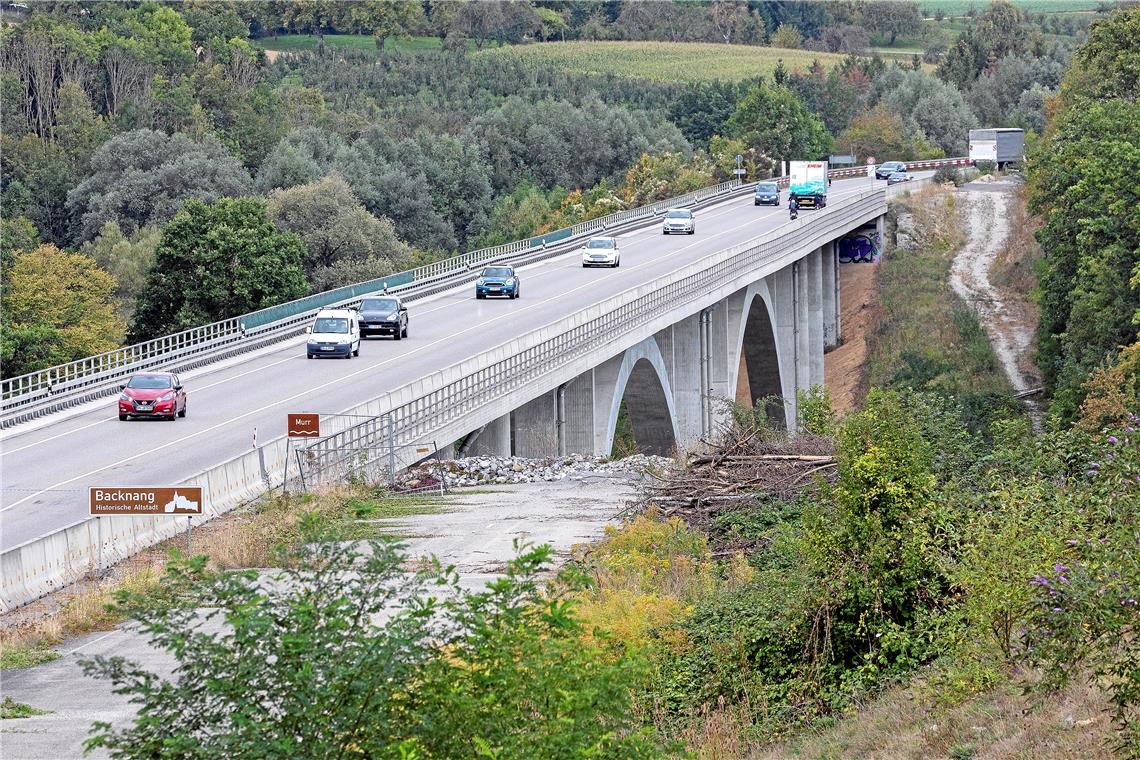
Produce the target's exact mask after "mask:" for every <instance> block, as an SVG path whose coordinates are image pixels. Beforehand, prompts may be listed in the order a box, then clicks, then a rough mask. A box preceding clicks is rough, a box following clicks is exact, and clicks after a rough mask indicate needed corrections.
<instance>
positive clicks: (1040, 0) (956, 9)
mask: <svg viewBox="0 0 1140 760" xmlns="http://www.w3.org/2000/svg"><path fill="white" fill-rule="evenodd" d="M1012 2H1013V4H1014V5H1016V6H1017V7H1019V8H1022V9H1024V10H1027V11H1029V12H1030V13H1071V12H1073V11H1095V10H1096V9H1097V6H1098V5H1100V4H1101V3H1100V2H1099V0H1012ZM987 5H989V2H988V0H920V2H919V4H918V10H919V12H920V13H921V14H922V15H923V16H924V17H926V18H933V17H934V12H935V11H936V10H938V9H939V8H941V9H942V10H943V11H945V12H946V15H947V16H965V15H966V12H967V11H968V10H970V9H971V8H973V9H974V10H976V11H977V12H978V13H981V12H982V11H983V10H985V8H986V6H987Z"/></svg>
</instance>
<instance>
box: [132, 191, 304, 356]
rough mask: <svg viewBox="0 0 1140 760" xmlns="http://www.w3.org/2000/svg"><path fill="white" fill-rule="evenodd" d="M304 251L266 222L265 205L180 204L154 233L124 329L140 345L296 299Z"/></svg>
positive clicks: (251, 201)
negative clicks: (154, 245)
mask: <svg viewBox="0 0 1140 760" xmlns="http://www.w3.org/2000/svg"><path fill="white" fill-rule="evenodd" d="M304 256H305V247H304V245H303V244H302V243H301V240H300V238H298V237H297V236H296V235H294V234H292V233H285V232H280V231H278V230H277V229H276V228H275V227H274V226H273V223H272V222H270V221H269V216H268V214H267V213H266V208H265V201H262V200H259V199H256V198H222V199H221V200H219V201H217V202H215V203H214V204H213V205H206V204H205V203H202V202H201V201H198V200H190V201H187V202H186V205H185V206H184V207H183V209H182V211H180V212H179V213H178V214H177V215H176V216H175V217H174V219H172V220H171V221H170V223H168V224H167V225H166V226H165V227H163V229H162V241H161V242H160V243H159V245H158V249H157V250H156V251H155V259H154V264H153V265H152V266H151V268H150V270H149V271H148V272H147V277H146V284H145V285H144V286H143V289H142V292H140V293H139V296H138V302H137V305H136V307H135V314H134V318H133V320H132V322H131V331H130V340H131V341H132V342H135V341H142V340H147V339H149V338H153V337H156V336H159V335H167V334H169V333H172V332H177V331H179V330H186V329H189V328H191V327H196V326H198V325H204V324H207V323H209V322H214V321H217V320H220V319H226V318H228V317H237V316H240V315H242V314H247V313H249V312H251V311H256V310H257V309H264V308H266V307H269V306H273V305H275V304H278V303H281V302H283V301H288V300H291V299H294V298H300V297H301V296H303V295H305V294H306V293H307V292H308V290H309V288H308V283H307V282H306V281H305V275H304V271H303V269H302V261H303V260H304Z"/></svg>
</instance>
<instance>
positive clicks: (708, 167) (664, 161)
mask: <svg viewBox="0 0 1140 760" xmlns="http://www.w3.org/2000/svg"><path fill="white" fill-rule="evenodd" d="M711 184H713V167H712V164H711V163H710V162H709V160H708V158H707V157H705V156H704V155H702V154H698V155H696V156H694V157H693V158H692V159H691V160H689V161H685V159H684V157H683V156H681V155H679V154H677V153H658V154H657V155H653V156H651V155H649V154H648V153H643V154H642V155H641V158H640V159H638V161H637V163H635V164H634V165H633V166H631V167H630V169H629V171H627V172H626V173H625V193H624V194H625V200H626V204H627V205H628V206H629V207H630V208H635V207H637V206H646V205H648V204H650V203H654V202H656V201H663V200H666V199H668V198H675V197H676V196H678V195H684V194H685V193H688V192H692V191H693V190H700V189H701V188H702V187H708V186H709V185H711Z"/></svg>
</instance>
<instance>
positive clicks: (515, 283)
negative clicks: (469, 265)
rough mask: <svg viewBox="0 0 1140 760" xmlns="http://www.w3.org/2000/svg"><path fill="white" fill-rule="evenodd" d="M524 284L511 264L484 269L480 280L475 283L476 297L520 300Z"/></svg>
mask: <svg viewBox="0 0 1140 760" xmlns="http://www.w3.org/2000/svg"><path fill="white" fill-rule="evenodd" d="M521 287H522V283H521V282H519V277H518V275H517V274H515V268H514V267H512V266H510V265H509V264H504V265H500V266H493V267H484V268H483V272H482V273H481V274H480V275H479V279H478V280H476V281H475V297H476V298H486V297H487V296H506V297H507V298H518V297H519V291H520V289H521Z"/></svg>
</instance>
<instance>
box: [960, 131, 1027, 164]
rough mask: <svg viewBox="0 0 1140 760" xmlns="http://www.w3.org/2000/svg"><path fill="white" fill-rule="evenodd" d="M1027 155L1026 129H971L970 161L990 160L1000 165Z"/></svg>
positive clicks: (974, 162)
mask: <svg viewBox="0 0 1140 760" xmlns="http://www.w3.org/2000/svg"><path fill="white" fill-rule="evenodd" d="M1024 155H1025V130H1024V129H1007V128H1001V129H971V130H970V163H973V164H976V163H977V162H978V161H989V162H990V163H993V164H997V165H998V166H999V167H1001V166H1005V165H1006V164H1008V163H1013V162H1015V161H1020V160H1022V158H1024Z"/></svg>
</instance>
